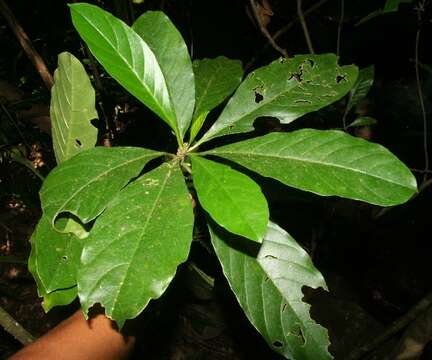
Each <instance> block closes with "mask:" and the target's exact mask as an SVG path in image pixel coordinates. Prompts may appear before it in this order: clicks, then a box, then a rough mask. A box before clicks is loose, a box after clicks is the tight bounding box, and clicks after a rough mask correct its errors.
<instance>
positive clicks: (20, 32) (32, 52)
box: [0, 0, 53, 90]
mask: <svg viewBox="0 0 432 360" xmlns="http://www.w3.org/2000/svg"><path fill="white" fill-rule="evenodd" d="M0 13H1V14H2V15H3V17H4V18H5V20H6V22H7V23H8V25H9V27H10V28H11V30H12V31H13V33H14V34H15V36H16V38H17V39H18V41H19V43H20V44H21V46H22V48H23V50H24V52H25V53H26V55H27V56H28V58H29V59H30V61H31V62H32V63H33V65H34V66H35V68H36V70H37V71H38V73H39V75H40V77H41V78H42V80H43V82H44V83H45V86H46V87H47V89H48V90H51V88H52V86H53V78H52V75H51V73H50V72H49V71H48V68H47V67H46V65H45V62H44V61H43V59H42V57H41V56H40V55H39V54H38V52H37V51H36V49H35V48H34V47H33V44H32V43H31V41H30V39H29V37H28V36H27V34H26V33H25V31H24V29H23V28H22V26H21V25H20V23H19V22H18V20H17V19H16V17H15V15H14V14H13V12H12V11H11V9H10V8H9V6H8V5H7V4H6V2H5V1H4V0H0Z"/></svg>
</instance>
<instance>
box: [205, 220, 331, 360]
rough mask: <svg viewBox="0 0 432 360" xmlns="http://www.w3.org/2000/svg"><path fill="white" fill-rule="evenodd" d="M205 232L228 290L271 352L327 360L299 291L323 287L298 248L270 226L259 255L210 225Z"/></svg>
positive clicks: (320, 333) (324, 339) (321, 333)
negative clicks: (228, 286)
mask: <svg viewBox="0 0 432 360" xmlns="http://www.w3.org/2000/svg"><path fill="white" fill-rule="evenodd" d="M209 228H210V235H211V240H212V243H213V246H214V248H215V250H216V254H217V256H218V258H219V260H220V262H221V264H222V269H223V272H224V275H225V277H226V278H227V279H228V282H229V284H230V287H231V289H232V290H233V292H234V294H235V296H236V298H237V300H238V302H239V303H240V305H241V307H242V308H243V310H244V312H245V314H246V315H247V317H248V318H249V320H250V322H251V323H252V324H253V325H254V326H255V327H256V328H257V330H258V331H259V332H260V333H261V335H262V336H263V337H264V338H265V340H266V341H267V342H268V344H269V345H270V347H271V348H272V349H273V350H274V351H277V352H278V353H280V354H282V355H283V356H285V357H286V358H287V359H296V360H298V359H305V360H306V359H314V360H315V359H316V360H320V359H332V358H333V357H332V356H331V355H330V354H329V353H328V351H327V347H328V345H329V339H328V335H327V330H326V329H325V328H323V327H322V326H320V325H318V324H317V323H315V322H314V321H313V320H312V319H311V317H310V314H309V309H310V305H309V304H306V303H304V302H303V301H302V298H303V296H304V295H303V293H302V287H303V286H309V287H312V288H318V287H323V288H326V284H325V281H324V279H323V277H322V275H321V273H320V272H319V271H318V270H317V269H316V268H315V267H314V265H313V264H312V261H311V260H310V258H309V256H308V255H307V253H306V252H305V251H304V250H303V249H302V248H301V246H299V245H298V244H297V242H296V241H295V240H294V239H293V238H292V237H291V236H290V235H289V234H288V233H286V232H285V231H284V230H283V229H281V228H280V227H279V226H277V225H276V224H274V223H272V222H269V224H268V230H267V233H266V235H265V237H264V240H263V243H262V246H261V249H259V252H258V249H251V248H250V247H249V248H248V247H247V246H245V245H250V244H245V243H244V239H241V238H239V237H236V236H235V235H232V234H229V233H228V232H226V231H224V230H223V229H221V228H220V227H218V226H216V225H215V224H214V223H213V224H212V225H211V226H210V227H209ZM242 240H243V241H242Z"/></svg>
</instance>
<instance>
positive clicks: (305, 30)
mask: <svg viewBox="0 0 432 360" xmlns="http://www.w3.org/2000/svg"><path fill="white" fill-rule="evenodd" d="M297 14H298V17H299V19H300V24H301V26H302V28H303V33H304V36H305V39H306V44H307V46H308V49H309V52H310V53H311V54H315V51H314V48H313V45H312V40H311V38H310V35H309V30H308V27H307V24H306V20H305V16H304V14H303V10H302V0H297Z"/></svg>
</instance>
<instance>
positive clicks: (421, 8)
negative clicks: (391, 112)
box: [414, 1, 429, 181]
mask: <svg viewBox="0 0 432 360" xmlns="http://www.w3.org/2000/svg"><path fill="white" fill-rule="evenodd" d="M423 11H424V1H421V2H420V3H419V4H418V8H417V18H418V28H417V32H416V39H415V58H414V66H415V74H416V87H417V94H418V98H419V102H420V109H421V113H422V118H423V152H424V161H425V165H424V166H425V168H424V170H425V174H424V176H423V181H426V180H427V171H428V170H429V149H428V134H427V130H428V124H427V117H426V109H425V104H424V98H423V90H422V87H421V80H420V67H419V45H420V34H421V22H422V12H423Z"/></svg>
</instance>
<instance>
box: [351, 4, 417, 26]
mask: <svg viewBox="0 0 432 360" xmlns="http://www.w3.org/2000/svg"><path fill="white" fill-rule="evenodd" d="M402 3H412V0H387V1H386V3H385V5H384V9H378V10H375V11H373V12H371V13H370V14H368V15H366V16H365V17H363V18H362V19H361V20H360V21H359V22H358V23H357V24H356V26H357V25H360V24H363V23H365V22H366V21H369V20H370V19H373V18H375V17H377V16H380V15H383V14H386V13H390V12H396V11H398V10H399V5H400V4H402Z"/></svg>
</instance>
